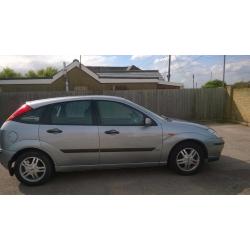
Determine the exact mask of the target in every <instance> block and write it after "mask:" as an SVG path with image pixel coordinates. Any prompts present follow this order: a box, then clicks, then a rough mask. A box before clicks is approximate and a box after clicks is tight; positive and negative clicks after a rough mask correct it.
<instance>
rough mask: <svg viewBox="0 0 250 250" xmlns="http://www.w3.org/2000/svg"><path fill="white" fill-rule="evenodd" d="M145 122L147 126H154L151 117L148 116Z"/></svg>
mask: <svg viewBox="0 0 250 250" xmlns="http://www.w3.org/2000/svg"><path fill="white" fill-rule="evenodd" d="M144 124H145V126H152V124H153V122H152V120H151V119H150V118H148V117H146V118H145V121H144Z"/></svg>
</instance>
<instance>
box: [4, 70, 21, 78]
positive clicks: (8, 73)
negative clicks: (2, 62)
mask: <svg viewBox="0 0 250 250" xmlns="http://www.w3.org/2000/svg"><path fill="white" fill-rule="evenodd" d="M20 77H22V74H21V73H19V72H16V71H15V70H13V69H11V68H8V67H7V68H4V69H3V70H2V71H0V78H2V79H6V78H20Z"/></svg>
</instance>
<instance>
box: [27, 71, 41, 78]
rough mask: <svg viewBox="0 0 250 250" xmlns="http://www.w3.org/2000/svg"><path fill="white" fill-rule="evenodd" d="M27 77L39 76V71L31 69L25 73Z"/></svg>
mask: <svg viewBox="0 0 250 250" xmlns="http://www.w3.org/2000/svg"><path fill="white" fill-rule="evenodd" d="M25 77H27V78H38V76H37V73H36V72H35V71H34V70H29V71H28V72H27V73H26V74H25Z"/></svg>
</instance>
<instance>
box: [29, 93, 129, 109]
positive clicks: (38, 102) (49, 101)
mask: <svg viewBox="0 0 250 250" xmlns="http://www.w3.org/2000/svg"><path fill="white" fill-rule="evenodd" d="M80 100H111V101H112V100H113V101H127V102H129V101H128V100H126V99H124V98H122V97H118V96H107V95H85V96H64V97H53V98H46V99H40V100H34V101H27V102H26V104H27V105H29V106H31V107H32V108H39V107H42V106H45V105H49V104H53V103H60V102H68V101H80Z"/></svg>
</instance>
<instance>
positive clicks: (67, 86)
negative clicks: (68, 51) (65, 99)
mask: <svg viewBox="0 0 250 250" xmlns="http://www.w3.org/2000/svg"><path fill="white" fill-rule="evenodd" d="M63 73H64V78H65V90H66V92H69V80H68V74H67V67H66V62H63Z"/></svg>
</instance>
